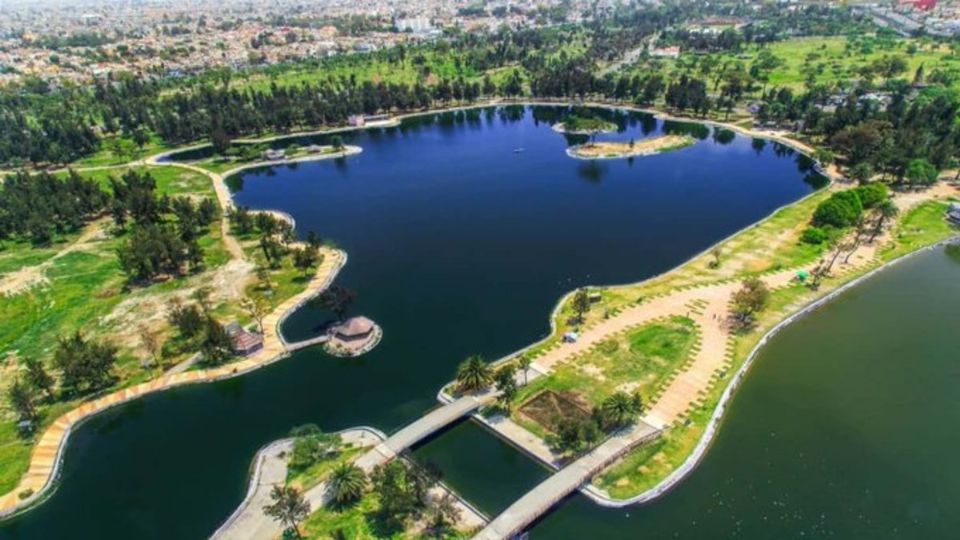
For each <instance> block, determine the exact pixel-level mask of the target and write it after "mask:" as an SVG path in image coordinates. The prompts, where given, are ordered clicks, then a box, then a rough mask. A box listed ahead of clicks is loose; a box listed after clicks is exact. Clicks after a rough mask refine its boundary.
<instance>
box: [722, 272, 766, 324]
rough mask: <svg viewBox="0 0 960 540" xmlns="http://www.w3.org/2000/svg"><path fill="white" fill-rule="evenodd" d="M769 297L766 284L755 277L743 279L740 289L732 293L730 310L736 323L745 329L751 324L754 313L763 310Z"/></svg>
mask: <svg viewBox="0 0 960 540" xmlns="http://www.w3.org/2000/svg"><path fill="white" fill-rule="evenodd" d="M769 298H770V290H769V289H768V288H767V285H766V284H765V283H764V282H763V281H760V280H759V279H757V278H755V277H751V278H747V279H745V280H744V281H743V285H742V286H741V287H740V289H739V290H738V291H737V292H735V293H733V302H732V312H731V315H732V317H733V320H734V322H735V323H736V325H737V326H738V327H739V328H740V329H741V330H745V329H747V328H749V327H750V326H751V325H753V321H754V318H755V316H756V314H757V313H758V312H760V311H762V310H763V308H764V307H766V305H767V301H768V300H769Z"/></svg>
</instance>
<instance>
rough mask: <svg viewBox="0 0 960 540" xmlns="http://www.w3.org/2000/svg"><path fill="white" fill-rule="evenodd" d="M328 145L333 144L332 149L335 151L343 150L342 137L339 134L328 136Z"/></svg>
mask: <svg viewBox="0 0 960 540" xmlns="http://www.w3.org/2000/svg"><path fill="white" fill-rule="evenodd" d="M330 145H331V146H333V149H334V150H335V151H337V152H342V151H343V137H341V136H340V135H334V136H332V137H330Z"/></svg>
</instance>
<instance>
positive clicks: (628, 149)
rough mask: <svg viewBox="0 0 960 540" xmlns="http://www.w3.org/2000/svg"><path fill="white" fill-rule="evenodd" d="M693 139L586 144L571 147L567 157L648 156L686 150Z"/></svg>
mask: <svg viewBox="0 0 960 540" xmlns="http://www.w3.org/2000/svg"><path fill="white" fill-rule="evenodd" d="M695 142H696V140H695V139H694V138H693V137H689V136H687V135H663V136H662V137H653V138H651V139H643V140H642V141H639V142H635V141H633V140H630V141H628V142H611V141H602V142H588V143H586V144H579V145H576V146H571V147H570V148H568V149H567V155H569V156H570V157H574V158H579V159H618V158H628V157H635V156H650V155H654V154H660V153H663V152H670V151H672V150H679V149H681V148H686V147H688V146H691V145H692V144H693V143H695Z"/></svg>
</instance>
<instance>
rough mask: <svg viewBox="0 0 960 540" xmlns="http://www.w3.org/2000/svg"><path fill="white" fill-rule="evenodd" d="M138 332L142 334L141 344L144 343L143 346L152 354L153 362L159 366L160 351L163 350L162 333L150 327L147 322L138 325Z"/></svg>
mask: <svg viewBox="0 0 960 540" xmlns="http://www.w3.org/2000/svg"><path fill="white" fill-rule="evenodd" d="M137 334H139V336H140V344H141V345H143V348H144V349H145V350H146V351H147V353H148V354H150V358H151V359H153V363H154V364H155V365H158V366H159V365H160V364H161V362H160V352H161V350H162V347H161V346H160V335H159V334H158V333H157V332H154V331H153V330H152V329H150V327H149V326H147V325H146V324H140V325H138V326H137Z"/></svg>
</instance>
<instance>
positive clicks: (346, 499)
mask: <svg viewBox="0 0 960 540" xmlns="http://www.w3.org/2000/svg"><path fill="white" fill-rule="evenodd" d="M329 485H330V492H331V493H332V494H333V501H334V502H335V503H336V504H337V505H338V506H346V505H348V504H351V503H354V502H356V501H359V500H360V498H361V497H363V493H364V491H366V489H367V475H366V474H365V473H364V472H363V469H361V468H360V467H357V466H356V465H354V464H352V463H344V464H342V465H340V466H339V467H337V468H336V469H334V470H333V472H331V473H330V480H329Z"/></svg>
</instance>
